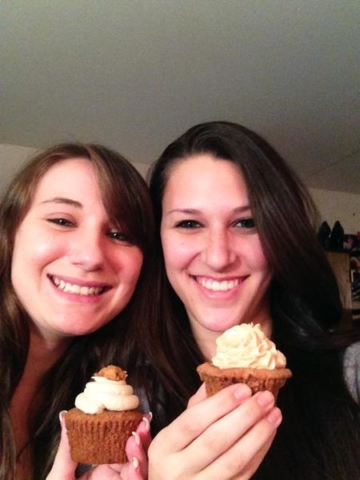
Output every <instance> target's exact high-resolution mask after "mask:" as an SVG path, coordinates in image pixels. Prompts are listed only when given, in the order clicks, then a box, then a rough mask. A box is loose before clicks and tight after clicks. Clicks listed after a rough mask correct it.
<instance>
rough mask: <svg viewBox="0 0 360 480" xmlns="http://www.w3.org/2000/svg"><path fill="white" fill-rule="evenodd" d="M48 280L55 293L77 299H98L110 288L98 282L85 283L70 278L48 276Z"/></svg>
mask: <svg viewBox="0 0 360 480" xmlns="http://www.w3.org/2000/svg"><path fill="white" fill-rule="evenodd" d="M48 278H49V280H50V282H51V283H52V285H53V286H54V288H56V290H57V291H59V292H61V293H64V294H68V295H72V296H74V295H76V296H78V297H84V298H85V297H88V298H89V297H92V298H94V297H99V296H100V295H102V294H103V293H105V292H106V291H108V290H109V289H110V288H111V287H110V285H109V284H104V283H99V282H86V281H84V280H79V279H75V278H70V277H63V276H59V275H52V274H49V275H48Z"/></svg>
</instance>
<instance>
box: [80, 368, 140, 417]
mask: <svg viewBox="0 0 360 480" xmlns="http://www.w3.org/2000/svg"><path fill="white" fill-rule="evenodd" d="M92 378H93V380H94V381H93V382H88V383H87V384H86V386H85V390H84V392H83V393H80V394H79V395H78V396H77V397H76V399H75V406H76V407H77V408H78V409H79V410H82V411H83V412H84V413H93V414H94V413H101V412H102V411H104V410H105V409H106V410H113V411H118V412H119V411H123V410H134V409H135V408H137V407H138V405H139V398H138V397H137V396H136V395H134V390H133V388H132V387H131V386H130V385H127V383H126V381H125V380H109V379H108V378H105V377H100V376H93V377H92Z"/></svg>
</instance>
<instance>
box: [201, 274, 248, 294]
mask: <svg viewBox="0 0 360 480" xmlns="http://www.w3.org/2000/svg"><path fill="white" fill-rule="evenodd" d="M196 280H197V281H198V282H199V283H200V285H202V286H203V287H205V288H207V289H208V290H214V291H215V292H218V291H222V292H224V291H226V290H231V289H232V288H235V287H237V286H238V285H239V284H240V281H239V280H223V281H221V282H219V281H217V280H212V279H210V278H202V277H197V278H196Z"/></svg>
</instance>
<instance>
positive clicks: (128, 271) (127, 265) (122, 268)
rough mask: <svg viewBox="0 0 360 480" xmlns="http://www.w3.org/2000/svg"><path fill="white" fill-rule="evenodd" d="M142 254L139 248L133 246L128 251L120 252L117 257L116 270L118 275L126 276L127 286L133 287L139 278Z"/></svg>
mask: <svg viewBox="0 0 360 480" xmlns="http://www.w3.org/2000/svg"><path fill="white" fill-rule="evenodd" d="M143 260H144V256H143V253H142V252H141V250H140V249H138V248H133V249H131V250H130V251H128V252H125V253H122V254H120V255H119V257H118V262H117V267H116V268H117V270H118V272H119V275H120V276H122V275H123V274H124V276H126V278H127V281H128V282H129V284H130V285H129V286H131V287H133V288H135V285H136V282H137V281H138V279H139V275H140V272H141V267H142V264H143Z"/></svg>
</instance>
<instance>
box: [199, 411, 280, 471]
mask: <svg viewBox="0 0 360 480" xmlns="http://www.w3.org/2000/svg"><path fill="white" fill-rule="evenodd" d="M281 420H282V416H281V412H280V410H279V409H278V408H277V407H274V408H273V409H271V410H270V412H269V414H268V415H266V416H265V417H264V418H262V419H261V420H260V421H259V422H258V423H256V424H255V425H254V427H253V428H251V429H250V430H248V432H247V433H246V434H245V435H244V436H243V437H242V438H241V439H240V440H239V441H238V442H236V443H235V444H234V445H233V446H232V447H231V448H229V449H228V450H227V451H226V452H224V454H223V455H221V456H220V457H218V458H217V459H216V460H215V461H214V462H213V463H212V464H210V465H209V466H208V467H207V468H206V469H204V470H203V471H202V472H201V475H200V478H199V480H200V479H202V480H205V479H208V478H222V479H223V480H226V479H234V478H236V479H244V480H245V479H249V478H252V477H253V475H254V473H255V472H256V470H257V469H258V468H259V465H260V464H261V462H262V461H263V459H264V457H265V455H266V453H267V452H268V450H269V448H270V446H271V444H272V442H273V440H274V438H275V435H276V431H277V428H278V426H279V425H280V423H281Z"/></svg>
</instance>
